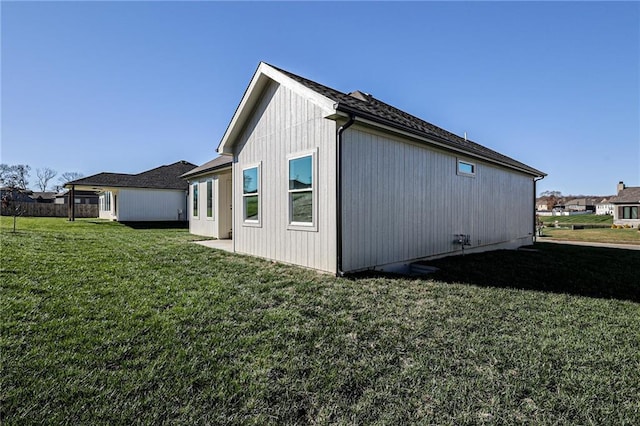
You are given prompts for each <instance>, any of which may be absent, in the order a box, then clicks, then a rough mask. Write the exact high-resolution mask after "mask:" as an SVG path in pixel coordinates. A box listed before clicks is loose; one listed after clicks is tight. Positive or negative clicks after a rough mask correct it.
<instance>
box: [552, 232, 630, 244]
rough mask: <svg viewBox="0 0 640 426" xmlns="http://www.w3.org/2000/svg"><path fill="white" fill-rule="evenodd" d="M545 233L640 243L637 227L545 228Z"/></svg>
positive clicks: (556, 236) (563, 237)
mask: <svg viewBox="0 0 640 426" xmlns="http://www.w3.org/2000/svg"><path fill="white" fill-rule="evenodd" d="M543 235H544V236H545V237H549V238H552V239H555V240H566V241H590V242H597V243H618V244H634V245H640V232H638V230H637V229H610V228H600V229H597V228H596V229H576V230H572V229H567V228H544V230H543Z"/></svg>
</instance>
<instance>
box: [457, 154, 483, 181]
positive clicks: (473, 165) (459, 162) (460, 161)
mask: <svg viewBox="0 0 640 426" xmlns="http://www.w3.org/2000/svg"><path fill="white" fill-rule="evenodd" d="M463 164H464V165H466V166H471V169H472V172H471V173H469V172H465V171H462V170H460V166H461V165H463ZM477 170H478V166H477V165H476V163H474V162H472V161H468V160H464V159H461V158H458V159H457V161H456V174H457V175H458V176H466V177H476V171H477Z"/></svg>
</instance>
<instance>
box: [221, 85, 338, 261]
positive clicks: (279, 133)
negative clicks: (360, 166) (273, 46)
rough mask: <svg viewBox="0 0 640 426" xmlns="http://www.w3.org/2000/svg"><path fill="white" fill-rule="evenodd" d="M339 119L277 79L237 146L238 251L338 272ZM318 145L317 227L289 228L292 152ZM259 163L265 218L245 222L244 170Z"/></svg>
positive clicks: (263, 216) (261, 202)
mask: <svg viewBox="0 0 640 426" xmlns="http://www.w3.org/2000/svg"><path fill="white" fill-rule="evenodd" d="M335 131H336V125H335V122H333V121H331V120H327V119H325V118H323V113H322V111H321V109H320V108H319V107H318V106H316V105H315V104H314V103H313V102H311V101H310V100H308V99H304V98H302V97H301V96H298V95H297V94H295V93H294V92H292V91H291V90H290V89H288V88H286V87H283V86H280V85H278V84H276V83H272V84H271V85H269V86H268V87H267V88H266V89H265V93H264V94H263V96H262V98H261V101H260V102H259V104H258V106H257V107H256V109H255V111H254V112H253V114H252V116H251V118H250V119H249V120H248V122H247V124H246V126H245V129H244V131H243V133H242V136H241V137H240V140H239V141H238V143H237V145H236V147H235V153H234V156H235V159H236V161H237V163H236V164H234V167H233V173H234V175H233V185H234V195H233V197H234V203H233V204H234V209H233V215H234V230H233V232H234V235H233V238H234V247H235V250H236V251H237V252H240V253H247V254H252V255H255V256H260V257H264V258H268V259H275V260H279V261H282V262H287V263H292V264H297V265H301V266H306V267H310V268H314V269H319V270H322V271H328V272H335V263H336V254H335V245H336V239H335V234H336V221H335ZM316 149H317V166H318V167H317V177H318V179H317V182H316V189H315V190H316V191H317V201H318V209H317V212H318V214H317V217H316V219H315V220H316V221H317V231H308V230H294V229H287V228H288V208H287V206H288V204H287V203H288V191H287V188H288V162H287V157H288V156H289V155H291V154H296V153H300V152H304V151H309V150H316ZM256 163H260V168H261V179H262V182H261V195H260V209H261V223H260V226H246V225H243V202H242V170H243V168H245V167H247V166H250V165H254V164H256Z"/></svg>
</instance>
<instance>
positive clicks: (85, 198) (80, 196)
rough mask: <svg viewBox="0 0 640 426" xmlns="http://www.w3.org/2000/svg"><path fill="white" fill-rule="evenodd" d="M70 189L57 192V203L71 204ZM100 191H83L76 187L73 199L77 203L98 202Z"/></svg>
mask: <svg viewBox="0 0 640 426" xmlns="http://www.w3.org/2000/svg"><path fill="white" fill-rule="evenodd" d="M69 195H70V191H67V192H64V193H62V194H57V195H56V199H55V201H54V203H55V204H69ZM98 199H99V196H98V193H97V192H95V191H81V190H79V189H76V191H75V193H74V195H73V200H74V203H75V204H98Z"/></svg>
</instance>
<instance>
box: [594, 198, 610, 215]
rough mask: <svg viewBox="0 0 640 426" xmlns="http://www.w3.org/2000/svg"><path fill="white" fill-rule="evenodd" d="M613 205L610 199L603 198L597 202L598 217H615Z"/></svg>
mask: <svg viewBox="0 0 640 426" xmlns="http://www.w3.org/2000/svg"><path fill="white" fill-rule="evenodd" d="M613 208H614V206H613V203H611V201H610V199H609V198H603V199H601V200H600V201H598V202H596V215H601V216H602V215H609V216H613Z"/></svg>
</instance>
